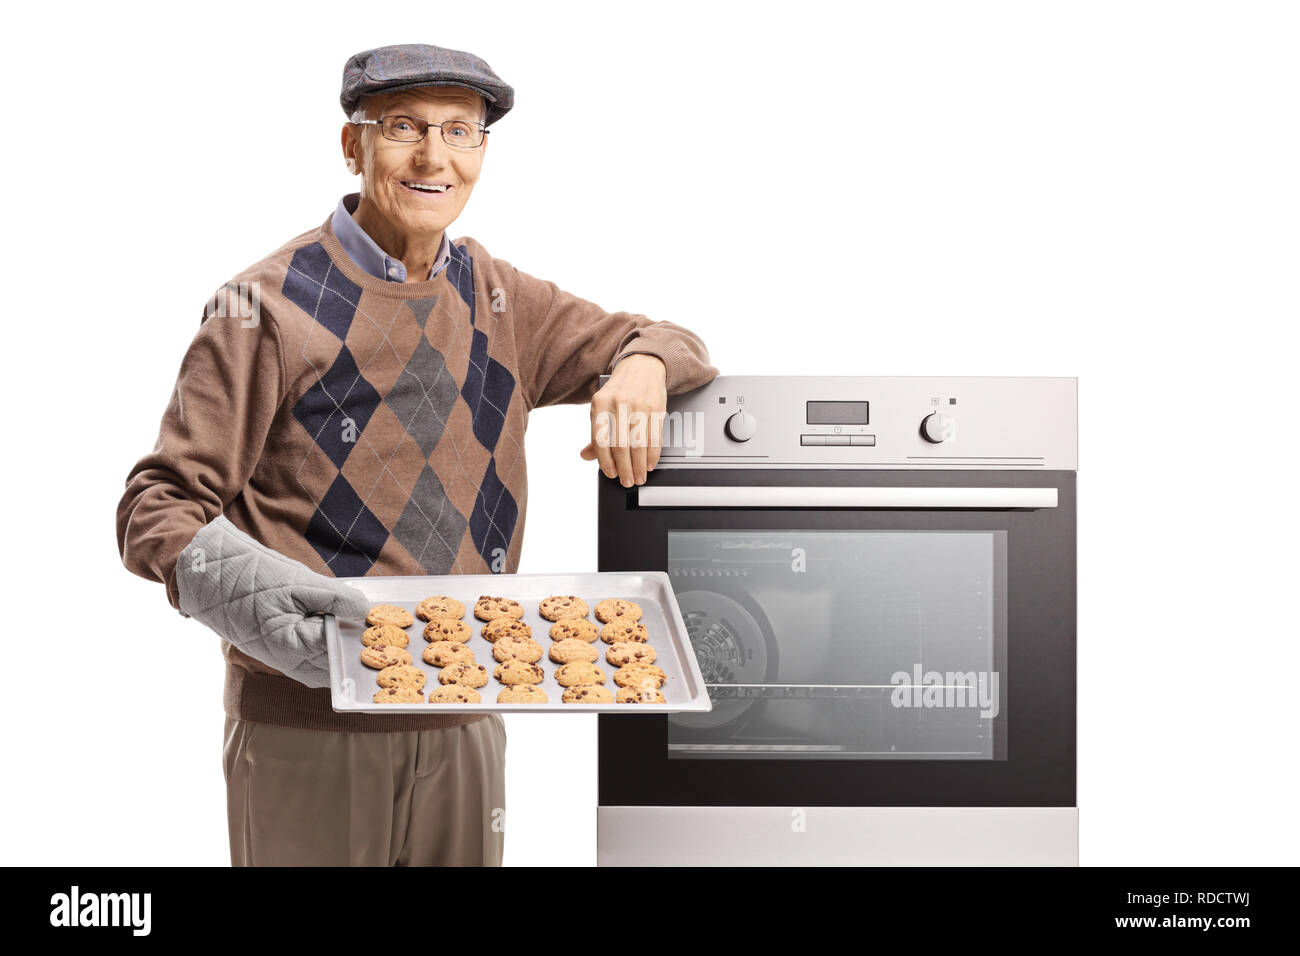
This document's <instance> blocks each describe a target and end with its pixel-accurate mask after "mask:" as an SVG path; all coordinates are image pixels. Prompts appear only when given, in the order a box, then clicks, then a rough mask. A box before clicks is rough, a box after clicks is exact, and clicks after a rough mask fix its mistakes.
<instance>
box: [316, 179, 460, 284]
mask: <svg viewBox="0 0 1300 956" xmlns="http://www.w3.org/2000/svg"><path fill="white" fill-rule="evenodd" d="M360 198H361V196H360V194H359V193H349V194H348V195H346V196H344V197H343V198H342V199H340V200H339V204H338V208H336V209H335V210H334V217H333V218H332V219H331V220H330V228H331V229H333V230H334V237H335V238H336V239H338V241H339V245H340V246H342V247H343V251H344V252H346V253H347V254H348V258H349V259H351V260H352V261H353V262H355V263H356V264H357V266H358V267H360V268H362V269H364V270H365V271H366V272H368V273H370V274H371V275H372V276H375V277H376V278H379V279H387V280H388V281H389V282H405V281H406V266H404V265H402V260H401V259H395V258H393V257H392V256H390V255H389V254H388V253H386V252H384V250H383V249H381V248H380V247H379V244H378V243H377V242H375V240H373V239H371V238H370V236H369V234H368V233H367V232H366V231H365V230H364V229H362V228H361V226H360V225H359V224H358V223H357V221H356V220H355V219H353V218H352V209H355V208H356V206H357V200H359V199H360ZM349 200H351V202H349ZM349 206H350V207H351V208H349ZM450 261H451V240H449V239H448V238H447V230H445V229H444V230H443V231H442V245H441V246H439V247H438V255H437V258H436V259H435V260H434V263H433V269H432V271H431V272H430V273H429V278H430V279H432V278H434V277H435V276H437V275H438V273H439V272H441V271H442V270H443V269H445V268H447V263H448V262H450Z"/></svg>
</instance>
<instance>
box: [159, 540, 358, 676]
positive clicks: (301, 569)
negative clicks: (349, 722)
mask: <svg viewBox="0 0 1300 956" xmlns="http://www.w3.org/2000/svg"><path fill="white" fill-rule="evenodd" d="M176 584H177V587H178V588H179V590H180V599H181V602H180V609H181V613H182V614H185V615H186V616H187V617H192V618H194V620H196V621H200V622H202V623H203V624H206V625H207V626H208V627H210V628H211V629H212V630H214V631H216V632H217V633H218V634H220V635H221V636H222V637H224V638H225V639H226V640H228V641H229V642H230V643H231V644H233V645H235V647H237V648H239V649H240V650H241V651H243V652H244V653H245V654H247V655H249V656H250V657H254V658H256V659H257V660H259V661H261V662H262V663H263V664H266V665H267V666H268V667H274V668H275V669H276V670H278V671H280V673H282V674H286V675H288V676H289V677H292V678H293V679H294V680H296V681H298V682H299V683H301V684H306V685H307V686H308V687H328V686H329V677H330V665H329V654H328V652H327V651H326V649H325V622H324V620H323V619H322V618H321V617H320V616H319V615H320V614H333V615H335V616H337V617H341V618H344V619H346V620H353V621H359V620H361V619H362V618H363V617H365V615H366V612H367V611H368V610H369V608H370V603H369V602H368V601H367V600H366V596H365V595H364V594H362V593H361V592H360V591H358V590H357V589H356V588H354V587H351V586H349V585H346V584H344V583H343V582H342V581H336V580H335V579H334V578H327V577H325V576H324V575H323V574H317V573H316V572H315V571H313V570H311V569H310V568H309V567H307V566H306V565H305V564H302V563H300V562H298V561H295V560H293V559H292V558H289V557H286V556H285V555H283V554H280V553H279V552H278V551H272V550H271V549H270V548H268V547H266V546H265V545H264V544H262V543H261V542H259V541H256V540H254V539H253V538H251V537H249V536H248V535H246V534H244V532H242V531H240V530H239V529H238V528H236V527H235V526H234V525H233V524H231V523H230V521H229V520H228V519H227V518H226V516H225V515H218V516H217V517H216V518H214V519H213V520H212V521H210V522H209V523H208V524H206V525H204V526H203V527H202V528H200V529H199V530H198V532H197V533H196V534H195V535H194V538H193V540H192V541H190V543H189V546H188V547H186V549H185V550H184V551H183V552H181V556H180V559H179V560H178V561H177V563H176Z"/></svg>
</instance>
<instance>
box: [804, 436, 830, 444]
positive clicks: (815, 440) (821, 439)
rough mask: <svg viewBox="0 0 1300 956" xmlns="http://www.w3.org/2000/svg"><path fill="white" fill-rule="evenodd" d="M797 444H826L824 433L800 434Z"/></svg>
mask: <svg viewBox="0 0 1300 956" xmlns="http://www.w3.org/2000/svg"><path fill="white" fill-rule="evenodd" d="M799 444H801V445H824V444H826V436H825V435H800V436H799Z"/></svg>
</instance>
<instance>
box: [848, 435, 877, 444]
mask: <svg viewBox="0 0 1300 956" xmlns="http://www.w3.org/2000/svg"><path fill="white" fill-rule="evenodd" d="M849 439H850V441H849V444H850V445H874V444H875V443H876V436H875V435H850V436H849Z"/></svg>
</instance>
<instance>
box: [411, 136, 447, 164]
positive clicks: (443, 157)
mask: <svg viewBox="0 0 1300 956" xmlns="http://www.w3.org/2000/svg"><path fill="white" fill-rule="evenodd" d="M416 146H417V152H418V153H419V155H418V157H417V159H418V160H419V161H420V162H421V164H422V165H425V166H432V167H434V168H437V167H439V166H445V165H446V164H447V152H448V150H449V149H450V148H451V147H449V146H448V145H447V144H446V143H444V142H443V140H442V127H441V126H430V127H429V129H428V132H426V133H425V134H424V139H422V140H420V142H419V143H417V144H416Z"/></svg>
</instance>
